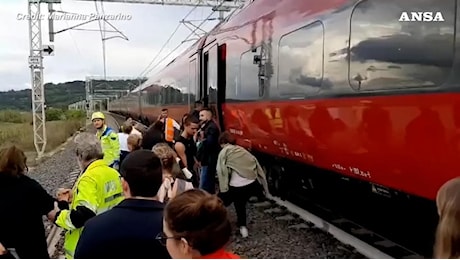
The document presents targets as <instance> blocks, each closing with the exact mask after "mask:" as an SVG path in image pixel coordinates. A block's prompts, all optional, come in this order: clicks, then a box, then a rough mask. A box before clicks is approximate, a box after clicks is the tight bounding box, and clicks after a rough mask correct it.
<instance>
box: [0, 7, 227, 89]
mask: <svg viewBox="0 0 460 260" xmlns="http://www.w3.org/2000/svg"><path fill="white" fill-rule="evenodd" d="M27 2H28V1H27V0H1V2H0V24H1V25H2V26H0V35H1V37H0V82H1V83H0V91H7V90H11V89H13V90H20V89H27V88H30V86H31V84H30V82H31V77H30V68H29V65H28V56H29V53H30V49H29V25H28V24H29V23H28V20H27V17H26V18H25V17H24V16H25V15H27V13H28V9H27ZM97 7H98V10H99V12H100V13H101V3H100V2H99V1H98V4H97ZM103 8H104V12H105V14H106V15H112V16H116V15H118V18H120V17H121V19H119V20H114V19H112V20H109V22H110V23H111V24H112V25H113V26H115V27H116V28H117V29H118V30H120V31H121V32H122V33H123V34H124V35H125V36H126V37H127V38H128V41H126V40H124V39H121V38H114V39H110V40H106V41H105V43H106V74H107V78H108V79H109V78H110V79H116V78H123V77H124V78H127V77H131V78H132V77H138V76H140V75H141V73H142V72H143V71H144V69H145V68H146V67H147V66H148V65H149V63H150V62H151V61H152V59H153V58H154V57H155V56H156V55H157V54H158V52H159V51H160V49H161V47H162V46H163V45H164V44H165V42H166V41H167V39H168V38H169V37H170V36H171V34H172V32H173V31H174V29H175V28H176V27H177V26H178V25H179V21H180V20H182V19H183V18H184V17H185V15H187V13H189V12H190V10H192V8H193V7H191V6H163V5H150V4H126V3H104V4H103ZM54 9H55V10H58V11H61V10H62V11H65V12H71V13H76V14H86V15H88V16H86V17H84V16H82V15H80V16H79V17H77V19H73V20H72V19H67V20H65V19H62V20H59V21H58V20H55V21H54V31H59V30H63V29H66V28H68V27H71V26H74V25H77V24H80V23H82V22H85V21H89V20H91V19H90V16H91V15H95V14H97V12H96V5H95V3H94V1H79V0H62V3H61V4H56V5H54ZM41 10H42V13H43V15H44V19H43V20H42V43H43V44H44V45H46V44H51V45H54V49H55V54H54V56H45V58H44V61H43V62H44V76H43V77H44V82H45V83H48V82H53V83H60V82H67V81H73V80H85V77H87V76H103V74H104V70H103V58H102V57H103V56H102V53H103V52H102V41H101V34H100V32H99V31H82V30H68V31H65V32H62V33H59V34H56V35H55V39H54V42H52V43H50V41H49V36H48V20H47V19H48V11H47V10H48V6H47V5H46V4H42V5H41ZM210 13H211V8H196V9H195V10H194V11H193V12H192V13H191V14H190V15H189V16H188V17H187V19H186V20H202V19H204V18H206V17H208V15H209V14H210ZM55 15H56V17H60V18H63V17H64V16H63V14H62V13H56V14H55ZM217 16H218V14H217V13H215V14H213V15H212V17H217ZM74 17H76V16H74ZM200 22H201V21H197V22H194V24H196V25H198V24H199V23H200ZM215 24H216V22H215V21H208V22H206V23H205V24H204V26H203V28H204V29H205V30H209V29H211V28H212V27H213V26H214V25H215ZM78 29H96V30H98V29H99V24H98V22H97V21H96V22H92V23H89V24H87V25H84V26H81V27H78ZM106 29H111V28H110V26H109V25H106ZM190 33H191V30H190V29H188V28H187V27H185V26H184V25H183V24H182V25H180V27H179V29H178V31H177V32H176V34H175V35H174V36H173V38H172V39H171V40H170V42H169V44H167V45H166V48H165V49H164V50H163V51H162V52H161V54H160V56H159V57H158V58H157V60H156V62H154V63H153V66H155V65H156V64H157V62H158V61H161V60H162V58H163V57H164V56H166V55H167V54H169V53H170V52H171V50H173V49H174V48H175V47H176V46H178V45H179V44H181V42H182V41H183V40H184V39H185V38H186V37H187V36H189V34H190ZM116 35H119V34H115V33H107V34H106V37H110V36H116ZM194 38H196V37H194V36H191V37H190V39H194ZM192 43H193V41H189V42H186V43H184V44H182V45H181V47H180V48H179V49H178V50H177V51H176V52H175V53H173V54H171V55H170V56H169V57H168V58H166V59H165V60H164V61H163V63H162V64H164V65H166V64H167V63H168V62H169V61H171V60H172V59H173V58H174V57H175V56H177V55H178V54H180V51H182V50H184V49H185V48H187V47H188V46H189V45H190V44H192ZM153 66H151V67H153ZM151 67H150V68H151ZM161 68H162V66H161V65H160V66H157V67H156V69H154V70H152V71H151V72H150V74H149V75H152V73H155V72H156V71H158V70H159V69H161Z"/></svg>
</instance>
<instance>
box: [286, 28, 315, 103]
mask: <svg viewBox="0 0 460 260" xmlns="http://www.w3.org/2000/svg"><path fill="white" fill-rule="evenodd" d="M323 53H324V26H323V24H322V23H321V22H319V21H317V22H314V23H312V24H310V25H307V26H305V27H302V28H300V29H298V30H296V31H293V32H291V33H289V34H286V35H284V36H283V37H281V39H280V42H279V53H278V55H279V63H278V91H279V93H280V95H281V96H309V95H313V94H315V93H317V92H318V91H319V89H320V88H321V85H322V83H323V73H324V70H323V67H324V66H323V64H324V55H323Z"/></svg>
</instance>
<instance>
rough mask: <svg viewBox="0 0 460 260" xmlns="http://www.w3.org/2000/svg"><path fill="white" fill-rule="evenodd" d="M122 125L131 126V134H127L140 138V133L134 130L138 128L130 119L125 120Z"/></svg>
mask: <svg viewBox="0 0 460 260" xmlns="http://www.w3.org/2000/svg"><path fill="white" fill-rule="evenodd" d="M124 125H125V126H126V125H131V132H130V133H128V134H136V135H139V136H140V137H142V133H141V132H140V131H139V130H138V129H137V128H136V127H138V123H137V122H136V121H134V120H133V119H132V118H131V117H129V118H128V119H126V122H125V124H124ZM120 164H121V163H120Z"/></svg>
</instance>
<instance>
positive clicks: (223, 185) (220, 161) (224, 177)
mask: <svg viewBox="0 0 460 260" xmlns="http://www.w3.org/2000/svg"><path fill="white" fill-rule="evenodd" d="M226 161H227V150H226V149H222V151H220V153H219V155H218V157H217V167H216V172H217V178H218V179H219V190H220V192H222V193H224V192H227V191H228V182H229V174H230V172H229V171H228V167H227V165H226Z"/></svg>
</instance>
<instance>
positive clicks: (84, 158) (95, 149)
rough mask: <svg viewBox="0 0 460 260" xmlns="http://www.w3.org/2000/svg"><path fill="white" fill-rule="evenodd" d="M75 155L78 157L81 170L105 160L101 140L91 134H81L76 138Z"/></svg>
mask: <svg viewBox="0 0 460 260" xmlns="http://www.w3.org/2000/svg"><path fill="white" fill-rule="evenodd" d="M74 143H75V154H76V155H77V160H78V164H79V166H80V169H81V170H83V169H85V168H86V167H88V165H89V164H91V163H92V162H93V161H95V160H100V159H102V158H104V153H103V152H102V146H101V142H100V141H99V139H98V138H97V137H96V136H95V135H94V134H90V133H86V132H84V133H80V134H78V135H77V136H75V138H74Z"/></svg>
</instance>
